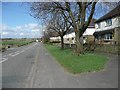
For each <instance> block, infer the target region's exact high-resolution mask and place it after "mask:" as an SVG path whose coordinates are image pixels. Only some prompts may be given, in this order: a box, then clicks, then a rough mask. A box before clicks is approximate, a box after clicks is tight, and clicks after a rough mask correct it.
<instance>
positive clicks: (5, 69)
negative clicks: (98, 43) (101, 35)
mask: <svg viewBox="0 0 120 90" xmlns="http://www.w3.org/2000/svg"><path fill="white" fill-rule="evenodd" d="M108 59H109V60H108V62H107V64H106V65H105V68H104V70H101V71H99V72H91V73H82V74H78V75H73V74H70V73H68V72H67V71H66V70H65V69H64V68H63V67H62V66H61V65H60V64H59V63H58V62H57V61H56V60H55V58H54V57H53V56H52V55H51V54H50V53H49V52H48V51H47V50H46V49H45V48H44V45H43V44H42V43H39V42H38V43H32V44H30V45H27V46H23V47H19V48H13V49H10V50H7V51H6V52H4V53H3V60H2V61H0V64H2V75H3V76H2V84H3V85H2V86H3V88H117V87H118V56H116V55H110V56H108Z"/></svg>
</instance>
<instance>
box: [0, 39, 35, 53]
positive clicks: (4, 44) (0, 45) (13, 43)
mask: <svg viewBox="0 0 120 90" xmlns="http://www.w3.org/2000/svg"><path fill="white" fill-rule="evenodd" d="M34 41H35V40H32V39H10V40H1V42H0V51H1V50H3V51H4V50H5V49H6V48H10V47H20V46H23V45H27V44H29V43H32V42H34Z"/></svg>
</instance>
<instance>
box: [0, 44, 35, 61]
mask: <svg viewBox="0 0 120 90" xmlns="http://www.w3.org/2000/svg"><path fill="white" fill-rule="evenodd" d="M35 45H37V43H35V44H34V45H32V46H29V47H28V48H26V49H24V50H22V51H16V52H13V53H10V54H8V55H4V56H3V58H1V59H2V61H0V63H2V62H4V61H7V60H8V58H6V56H17V55H18V54H20V53H23V52H25V51H26V50H28V49H30V48H32V47H34V46H35Z"/></svg>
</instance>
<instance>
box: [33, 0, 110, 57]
mask: <svg viewBox="0 0 120 90" xmlns="http://www.w3.org/2000/svg"><path fill="white" fill-rule="evenodd" d="M97 2H98V0H90V1H89V2H77V1H76V2H65V1H63V2H34V3H32V4H31V15H32V16H33V17H35V18H37V19H42V21H44V23H45V24H46V25H47V30H53V31H55V32H57V33H58V34H59V36H60V37H61V49H64V41H63V40H64V39H63V36H64V35H65V34H66V33H67V32H69V30H70V28H73V30H74V32H75V40H76V54H77V55H80V54H83V53H84V49H83V37H82V36H83V33H84V32H85V31H86V29H87V28H88V26H89V24H90V22H91V19H92V18H93V15H94V13H95V7H96V4H97ZM106 5H109V4H108V3H106Z"/></svg>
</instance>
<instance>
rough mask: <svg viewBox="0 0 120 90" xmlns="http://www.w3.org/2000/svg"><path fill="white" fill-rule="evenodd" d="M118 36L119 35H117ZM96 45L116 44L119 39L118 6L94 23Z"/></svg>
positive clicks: (119, 18) (119, 7) (119, 14)
mask: <svg viewBox="0 0 120 90" xmlns="http://www.w3.org/2000/svg"><path fill="white" fill-rule="evenodd" d="M118 34H119V35H118ZM94 36H95V42H96V43H97V44H118V43H119V41H120V40H119V38H120V5H118V6H117V7H116V8H114V9H113V10H111V11H110V12H109V13H107V14H105V15H104V16H102V17H101V18H99V19H98V20H97V21H95V32H94Z"/></svg>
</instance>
